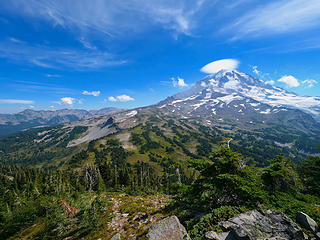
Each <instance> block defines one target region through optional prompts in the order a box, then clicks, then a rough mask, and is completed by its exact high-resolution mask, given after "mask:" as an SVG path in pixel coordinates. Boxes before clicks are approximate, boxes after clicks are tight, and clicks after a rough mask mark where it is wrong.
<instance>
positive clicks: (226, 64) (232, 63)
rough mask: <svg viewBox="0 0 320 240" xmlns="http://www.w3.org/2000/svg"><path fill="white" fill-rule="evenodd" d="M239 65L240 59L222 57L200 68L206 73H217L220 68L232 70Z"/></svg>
mask: <svg viewBox="0 0 320 240" xmlns="http://www.w3.org/2000/svg"><path fill="white" fill-rule="evenodd" d="M238 65H239V61H238V60H236V59H222V60H218V61H214V62H211V63H209V64H207V65H205V66H204V67H202V68H201V69H200V71H201V72H204V73H217V72H219V71H220V70H227V71H232V70H235V69H236V68H237V67H238Z"/></svg>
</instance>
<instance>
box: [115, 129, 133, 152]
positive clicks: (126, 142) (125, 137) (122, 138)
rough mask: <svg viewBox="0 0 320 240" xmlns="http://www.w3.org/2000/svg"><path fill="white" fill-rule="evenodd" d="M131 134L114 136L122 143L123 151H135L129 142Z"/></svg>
mask: <svg viewBox="0 0 320 240" xmlns="http://www.w3.org/2000/svg"><path fill="white" fill-rule="evenodd" d="M130 137H131V133H129V132H127V133H121V134H118V135H117V136H116V138H117V139H119V141H120V142H121V143H122V145H123V148H124V149H131V150H137V147H136V146H135V145H133V144H132V143H131V142H130Z"/></svg>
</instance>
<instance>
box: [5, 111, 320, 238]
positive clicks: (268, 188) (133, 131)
mask: <svg viewBox="0 0 320 240" xmlns="http://www.w3.org/2000/svg"><path fill="white" fill-rule="evenodd" d="M141 119H142V120H141V122H142V123H140V124H138V125H137V126H135V127H133V128H130V129H124V130H121V131H119V132H116V133H114V134H111V135H108V136H106V137H103V138H100V139H97V140H94V141H91V142H89V143H88V144H80V145H78V146H75V147H70V148H67V147H66V146H67V143H68V141H69V140H71V139H73V138H75V137H78V136H81V135H82V134H84V132H85V131H86V128H84V127H83V128H81V127H78V128H73V129H68V128H63V129H61V128H45V129H38V130H36V131H35V130H32V131H27V132H24V133H22V134H18V135H13V136H11V137H10V138H6V139H5V141H2V142H1V145H0V146H1V151H2V152H1V155H0V156H1V161H2V164H1V172H0V178H1V181H0V182H1V188H0V194H1V195H0V196H1V199H0V200H1V221H0V222H1V227H0V228H1V230H0V237H1V238H3V239H7V238H11V239H19V238H22V237H25V238H30V239H52V238H55V239H63V238H66V237H69V238H70V239H81V238H82V239H97V238H99V237H103V238H105V237H106V238H107V239H108V238H110V237H111V236H112V235H114V234H115V233H117V232H120V233H121V235H122V236H123V237H124V239H127V238H129V236H130V237H131V236H136V237H138V239H144V236H145V233H146V229H147V226H150V224H151V223H153V222H154V221H156V220H157V219H159V218H161V217H162V216H167V215H169V214H176V215H178V216H179V217H180V219H181V220H182V221H183V223H184V225H185V226H186V227H187V230H188V231H189V234H190V236H191V237H192V239H201V237H202V236H203V233H204V231H208V229H212V230H215V231H219V227H218V225H217V222H218V221H221V220H226V219H228V218H230V217H232V216H234V215H236V214H238V213H241V212H244V211H247V210H250V209H267V208H268V209H270V208H271V209H280V210H282V211H283V212H285V213H286V214H287V215H288V216H290V217H291V218H292V219H294V217H295V213H296V212H297V211H303V212H305V213H307V214H309V216H311V217H313V218H314V219H315V220H316V221H317V222H319V221H320V209H319V203H320V201H319V195H318V192H319V186H320V185H319V184H320V182H319V181H320V179H319V176H320V169H319V165H320V158H319V157H307V156H305V155H303V154H301V153H299V151H298V150H296V149H295V148H292V147H291V148H290V147H288V146H279V144H276V143H275V142H274V141H273V137H275V138H276V137H278V136H274V135H273V132H272V131H270V132H268V131H266V132H265V133H264V135H261V134H262V133H259V132H254V131H244V130H234V131H226V129H222V128H218V127H210V126H205V125H203V124H200V122H198V121H197V120H191V121H190V120H183V119H177V118H173V117H163V116H162V117H160V116H158V117H157V116H152V117H150V116H141ZM46 131H52V132H53V133H56V135H54V134H51V137H52V141H47V142H46V141H44V140H42V141H38V142H37V141H34V139H40V140H41V139H43V138H44V136H46V135H45V133H44V132H46ZM39 133H40V134H39ZM61 136H64V137H63V138H62V137H61ZM262 137H264V138H262ZM287 137H290V132H289V133H288V136H287ZM68 139H69V140H68ZM277 139H278V138H277ZM296 144H299V141H297V142H296ZM315 151H316V149H315ZM51 154H52V155H51ZM39 166H41V168H38V167H39ZM221 186H223V187H221ZM169 199H170V200H169ZM62 200H64V201H66V203H67V204H68V205H69V206H71V207H72V208H74V209H76V210H79V212H77V211H75V216H74V217H71V218H68V217H67V216H68V215H66V212H65V210H64V207H63V206H61V201H62ZM138 206H139V207H138ZM200 213H201V216H202V217H199V214H200Z"/></svg>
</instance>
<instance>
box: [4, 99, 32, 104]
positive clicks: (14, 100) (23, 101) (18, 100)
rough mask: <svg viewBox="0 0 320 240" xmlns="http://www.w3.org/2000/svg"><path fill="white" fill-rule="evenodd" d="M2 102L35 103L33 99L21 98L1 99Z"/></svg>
mask: <svg viewBox="0 0 320 240" xmlns="http://www.w3.org/2000/svg"><path fill="white" fill-rule="evenodd" d="M0 103H8V104H33V103H34V101H31V100H20V99H0Z"/></svg>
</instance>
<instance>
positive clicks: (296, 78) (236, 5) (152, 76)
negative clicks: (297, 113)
mask: <svg viewBox="0 0 320 240" xmlns="http://www.w3.org/2000/svg"><path fill="white" fill-rule="evenodd" d="M0 4H1V8H0V27H1V31H0V84H1V88H0V113H14V112H18V111H21V110H23V109H26V108H32V109H36V110H37V109H52V110H54V109H61V108H82V109H98V108H103V107H111V106H112V107H120V108H133V107H137V106H145V105H149V104H153V103H156V102H158V101H160V100H162V99H164V98H166V97H167V96H170V95H172V94H174V93H176V92H179V91H182V90H184V89H187V88H188V87H190V86H191V85H192V84H193V83H195V82H196V81H198V80H199V79H201V78H203V77H204V76H206V73H204V72H201V71H200V69H201V68H202V67H203V66H204V65H206V64H208V63H210V62H213V61H217V60H221V59H234V60H237V61H238V62H239V64H238V70H239V71H242V72H246V73H249V74H251V75H253V76H255V77H259V78H261V79H263V80H265V81H269V82H271V83H273V84H275V85H277V86H280V87H283V88H286V89H288V90H290V91H293V92H296V93H298V94H302V95H311V96H317V95H320V68H319V66H320V1H319V0H276V1H260V0H234V1H231V0H229V1H228V0H223V1H222V0H215V1H214V0H199V1H196V0H194V1H188V0H184V1H182V0H181V1H180V0H176V1H169V0H168V1H167V0H154V1H149V0H130V1H129V0H122V1H112V0H105V1H103V0H90V1H84V0H68V1H65V0H28V1H25V0H14V1H6V0H0ZM279 80H280V81H279Z"/></svg>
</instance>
